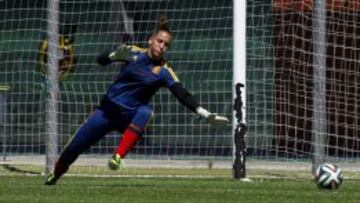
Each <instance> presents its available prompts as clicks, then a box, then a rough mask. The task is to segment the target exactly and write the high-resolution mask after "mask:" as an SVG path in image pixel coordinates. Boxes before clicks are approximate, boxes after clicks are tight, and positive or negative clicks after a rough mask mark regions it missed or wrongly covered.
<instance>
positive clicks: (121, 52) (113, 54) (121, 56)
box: [97, 44, 132, 66]
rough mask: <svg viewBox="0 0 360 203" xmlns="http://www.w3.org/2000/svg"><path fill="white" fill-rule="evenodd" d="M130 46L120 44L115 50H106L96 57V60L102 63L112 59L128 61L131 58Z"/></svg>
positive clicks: (110, 61) (106, 63) (104, 63)
mask: <svg viewBox="0 0 360 203" xmlns="http://www.w3.org/2000/svg"><path fill="white" fill-rule="evenodd" d="M131 49H132V48H131V46H129V45H126V44H121V45H120V46H119V47H118V48H117V49H116V50H115V51H106V52H104V53H102V54H100V56H99V57H98V59H97V62H98V63H99V64H100V65H102V66H105V65H108V64H110V63H112V62H114V61H130V60H131V56H132V54H131Z"/></svg>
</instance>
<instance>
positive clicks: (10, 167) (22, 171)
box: [2, 164, 41, 175]
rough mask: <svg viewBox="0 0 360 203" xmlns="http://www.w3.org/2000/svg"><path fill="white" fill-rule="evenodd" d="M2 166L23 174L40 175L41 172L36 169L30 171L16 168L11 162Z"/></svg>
mask: <svg viewBox="0 0 360 203" xmlns="http://www.w3.org/2000/svg"><path fill="white" fill-rule="evenodd" d="M2 167H3V168H4V169H5V170H7V171H9V172H13V173H21V174H28V175H29V174H30V175H40V174H41V172H36V171H30V170H23V169H19V168H16V167H14V166H11V165H9V164H3V165H2Z"/></svg>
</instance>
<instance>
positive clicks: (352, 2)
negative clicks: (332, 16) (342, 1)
mask: <svg viewBox="0 0 360 203" xmlns="http://www.w3.org/2000/svg"><path fill="white" fill-rule="evenodd" d="M346 4H347V5H346V8H349V9H350V10H356V11H360V1H359V0H347V3H346Z"/></svg>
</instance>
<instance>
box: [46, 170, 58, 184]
mask: <svg viewBox="0 0 360 203" xmlns="http://www.w3.org/2000/svg"><path fill="white" fill-rule="evenodd" d="M58 179H59V178H58V177H56V176H55V175H54V173H49V175H48V177H47V179H46V181H45V183H44V184H45V185H56V182H57V180H58Z"/></svg>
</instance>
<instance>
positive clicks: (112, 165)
mask: <svg viewBox="0 0 360 203" xmlns="http://www.w3.org/2000/svg"><path fill="white" fill-rule="evenodd" d="M108 166H109V169H110V170H114V171H115V170H118V169H119V168H120V166H121V156H120V155H119V154H114V155H113V156H112V158H111V159H110V160H109V165H108Z"/></svg>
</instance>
